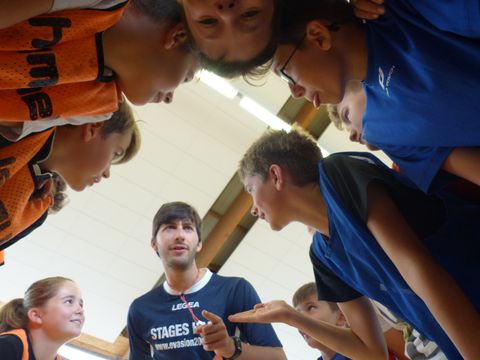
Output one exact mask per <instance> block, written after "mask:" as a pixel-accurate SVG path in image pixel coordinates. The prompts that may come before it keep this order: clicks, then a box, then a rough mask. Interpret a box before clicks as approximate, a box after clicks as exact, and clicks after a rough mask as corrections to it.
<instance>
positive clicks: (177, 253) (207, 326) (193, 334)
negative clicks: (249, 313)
mask: <svg viewBox="0 0 480 360" xmlns="http://www.w3.org/2000/svg"><path fill="white" fill-rule="evenodd" d="M151 245H152V248H153V249H154V250H155V252H156V253H157V255H158V256H159V257H160V258H161V260H162V264H163V268H164V270H165V282H164V283H163V284H162V285H160V286H159V287H157V288H154V289H153V290H151V291H149V292H148V293H146V294H145V295H143V296H141V297H139V298H138V299H136V300H135V301H134V302H133V303H132V305H131V306H130V310H129V313H128V321H127V327H128V336H129V340H130V359H131V360H140V359H152V358H153V359H213V358H214V356H215V358H216V359H222V358H223V359H236V358H239V359H285V354H284V352H283V349H282V347H281V344H280V341H279V340H278V338H277V336H276V334H275V332H274V330H273V328H272V327H271V325H263V324H244V325H240V326H238V330H239V331H240V335H239V336H236V335H235V334H236V328H237V327H236V324H233V323H232V322H230V321H229V320H228V319H227V316H228V315H230V314H234V313H236V312H238V311H244V310H247V309H249V308H251V307H253V306H254V305H255V304H258V303H259V302H260V299H259V297H258V295H257V293H256V292H255V290H254V289H253V287H252V285H250V283H248V282H247V281H246V280H245V279H243V278H236V277H223V276H219V275H217V274H213V273H211V272H210V271H209V270H208V269H198V268H197V264H196V262H195V256H196V254H197V252H199V251H200V250H201V248H202V242H201V239H200V217H199V215H198V213H197V211H196V210H195V209H194V208H193V207H191V206H190V205H188V204H185V203H182V202H173V203H167V204H164V205H162V207H161V208H160V209H159V210H158V212H157V214H156V215H155V218H154V220H153V234H152V241H151Z"/></svg>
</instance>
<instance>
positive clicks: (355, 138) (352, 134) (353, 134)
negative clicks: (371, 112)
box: [350, 130, 360, 142]
mask: <svg viewBox="0 0 480 360" xmlns="http://www.w3.org/2000/svg"><path fill="white" fill-rule="evenodd" d="M350 141H353V142H360V140H359V139H358V133H357V131H355V130H350Z"/></svg>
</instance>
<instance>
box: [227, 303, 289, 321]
mask: <svg viewBox="0 0 480 360" xmlns="http://www.w3.org/2000/svg"><path fill="white" fill-rule="evenodd" d="M296 312H297V311H296V310H295V309H294V308H292V307H291V306H290V305H288V304H287V303H286V302H285V301H283V300H274V301H270V302H267V303H264V304H257V305H255V306H254V308H253V309H252V310H248V311H243V312H240V313H237V314H233V315H230V316H229V317H228V320H230V321H231V322H255V323H274V322H282V323H286V324H287V323H288V320H289V319H290V317H291V315H292V314H294V313H296Z"/></svg>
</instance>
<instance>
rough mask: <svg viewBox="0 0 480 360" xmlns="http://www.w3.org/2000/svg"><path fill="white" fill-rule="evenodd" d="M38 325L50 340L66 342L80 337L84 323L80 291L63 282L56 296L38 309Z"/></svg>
mask: <svg viewBox="0 0 480 360" xmlns="http://www.w3.org/2000/svg"><path fill="white" fill-rule="evenodd" d="M38 319H39V321H40V323H39V325H40V326H41V328H42V329H43V330H44V332H45V333H46V334H48V336H49V337H50V338H51V339H55V340H58V341H59V342H66V341H68V340H70V339H73V338H75V337H77V336H79V335H80V333H81V331H82V327H83V323H84V321H85V316H84V313H83V300H82V294H81V293H80V290H79V289H78V287H77V286H76V284H75V283H74V282H72V281H65V282H64V283H63V284H62V285H61V286H60V288H59V289H58V291H57V294H56V295H55V296H54V297H52V298H51V299H49V300H48V301H47V303H46V304H45V305H44V306H43V307H42V308H40V309H38Z"/></svg>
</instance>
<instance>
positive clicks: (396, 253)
mask: <svg viewBox="0 0 480 360" xmlns="http://www.w3.org/2000/svg"><path fill="white" fill-rule="evenodd" d="M368 200H369V209H368V220H367V226H368V228H369V229H370V231H371V232H372V233H373V235H374V236H375V238H376V239H377V241H378V243H379V244H380V246H381V247H382V248H383V250H384V251H385V253H386V254H387V255H388V257H389V258H390V260H391V261H392V262H393V263H394V265H395V266H396V267H397V269H398V271H399V272H400V274H401V275H402V276H403V278H404V279H405V281H406V282H407V284H408V285H409V286H410V287H411V288H412V290H413V291H414V292H415V293H416V294H417V295H418V296H419V297H420V298H421V299H422V300H423V301H424V302H425V304H426V305H427V307H428V308H429V309H430V311H431V312H432V314H433V316H434V317H435V319H436V320H437V321H438V323H439V324H440V325H441V326H442V328H443V329H444V331H445V332H446V333H447V335H448V336H449V337H450V339H451V340H452V342H453V343H454V344H455V346H456V347H457V349H458V350H459V352H460V353H461V354H462V356H463V357H464V358H465V359H472V360H473V359H480V345H479V342H478V329H479V328H480V315H479V314H478V312H477V311H476V310H475V308H474V306H473V305H472V303H471V302H470V301H469V299H468V298H467V297H466V296H465V294H464V293H463V292H462V290H461V289H460V288H459V287H458V285H457V284H456V283H455V281H454V280H453V279H452V277H451V276H450V275H449V274H448V273H447V272H446V271H445V270H444V269H443V268H442V267H441V266H439V265H438V264H437V263H436V262H435V261H434V259H433V258H432V256H431V255H430V253H429V252H428V250H427V249H426V248H425V247H424V246H423V244H422V242H421V241H420V240H419V239H418V238H417V236H416V234H415V233H414V232H413V230H412V228H411V227H410V226H409V225H408V224H407V222H406V221H405V219H404V217H403V216H402V214H401V213H400V211H399V210H398V208H397V206H396V205H395V203H394V202H393V200H392V199H391V198H390V197H389V196H388V194H387V193H386V191H385V190H384V189H383V188H382V187H381V186H379V185H375V184H374V185H372V186H370V188H369V192H368ZM452 241H453V239H452ZM445 294H448V296H445Z"/></svg>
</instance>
